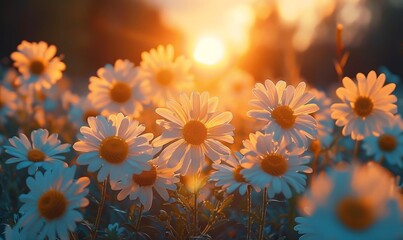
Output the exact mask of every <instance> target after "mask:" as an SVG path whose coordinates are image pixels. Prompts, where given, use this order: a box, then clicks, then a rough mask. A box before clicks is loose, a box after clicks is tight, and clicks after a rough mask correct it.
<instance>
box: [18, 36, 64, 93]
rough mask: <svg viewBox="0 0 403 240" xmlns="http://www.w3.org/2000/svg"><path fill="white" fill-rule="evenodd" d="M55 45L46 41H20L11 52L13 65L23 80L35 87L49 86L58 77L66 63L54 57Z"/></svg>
mask: <svg viewBox="0 0 403 240" xmlns="http://www.w3.org/2000/svg"><path fill="white" fill-rule="evenodd" d="M55 54H56V47H55V46H54V45H50V46H48V44H47V43H46V42H43V41H41V42H39V43H36V42H32V43H30V42H27V41H22V42H21V44H20V45H18V47H17V51H16V52H13V53H12V54H11V59H12V60H13V61H14V66H15V67H17V68H18V71H19V72H20V73H21V74H22V80H23V82H25V83H27V84H28V85H29V86H30V85H33V86H34V88H35V89H37V90H38V89H41V88H50V87H51V86H52V85H53V84H55V83H56V81H58V80H59V79H60V78H62V71H64V70H65V68H66V65H65V64H64V63H63V62H61V61H60V58H59V57H55Z"/></svg>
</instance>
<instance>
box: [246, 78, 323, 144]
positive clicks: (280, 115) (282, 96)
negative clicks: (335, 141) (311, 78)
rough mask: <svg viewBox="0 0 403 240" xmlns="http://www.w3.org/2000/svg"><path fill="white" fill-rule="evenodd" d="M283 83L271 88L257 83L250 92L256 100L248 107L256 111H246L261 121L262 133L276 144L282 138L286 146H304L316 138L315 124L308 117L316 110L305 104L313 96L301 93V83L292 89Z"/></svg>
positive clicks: (267, 82) (271, 84)
mask: <svg viewBox="0 0 403 240" xmlns="http://www.w3.org/2000/svg"><path fill="white" fill-rule="evenodd" d="M286 85H287V84H286V83H285V82H284V81H279V82H277V83H276V85H274V83H273V82H272V81H271V80H266V81H265V85H263V84H261V83H257V84H256V85H255V88H254V89H253V94H254V95H255V96H256V99H253V100H251V101H250V104H251V105H252V106H254V107H257V108H258V109H254V110H250V111H249V112H248V116H250V117H253V118H256V119H259V120H263V121H264V122H265V123H266V126H265V127H264V131H265V132H266V133H273V139H274V140H275V141H276V142H280V141H282V139H284V140H285V141H286V142H287V143H292V142H294V143H296V144H297V145H298V146H300V147H302V146H305V147H306V146H307V145H308V143H307V140H308V139H314V138H316V135H317V122H316V120H315V119H314V118H313V117H312V116H311V115H310V114H312V113H314V112H316V111H317V110H318V109H319V108H318V106H317V105H316V104H313V103H310V104H308V102H309V101H310V100H311V99H312V98H313V97H314V95H313V94H312V93H310V92H305V87H306V85H305V83H304V82H301V83H299V84H298V86H297V87H296V88H294V87H293V86H291V85H289V86H286Z"/></svg>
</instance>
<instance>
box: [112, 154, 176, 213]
mask: <svg viewBox="0 0 403 240" xmlns="http://www.w3.org/2000/svg"><path fill="white" fill-rule="evenodd" d="M149 165H150V169H149V170H144V171H142V172H141V173H138V174H136V173H134V174H132V175H130V176H126V179H123V180H121V181H118V182H115V181H111V188H112V189H113V190H120V192H119V193H118V196H117V199H118V200H119V201H122V200H123V199H125V198H126V197H127V196H129V199H130V200H135V199H139V200H140V203H141V204H142V205H143V206H144V210H146V211H148V210H150V208H151V205H152V202H153V199H154V196H153V190H155V191H156V192H157V193H158V194H159V195H160V196H161V197H162V199H164V200H165V201H168V199H169V194H168V191H167V190H172V191H174V190H176V185H175V183H177V182H179V178H178V177H175V175H174V172H173V171H172V169H170V168H166V166H165V165H164V164H162V165H156V164H154V161H150V162H149Z"/></svg>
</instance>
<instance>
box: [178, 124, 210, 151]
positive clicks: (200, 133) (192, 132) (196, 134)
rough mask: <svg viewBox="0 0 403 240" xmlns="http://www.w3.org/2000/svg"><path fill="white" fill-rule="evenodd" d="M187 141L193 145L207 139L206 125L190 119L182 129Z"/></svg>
mask: <svg viewBox="0 0 403 240" xmlns="http://www.w3.org/2000/svg"><path fill="white" fill-rule="evenodd" d="M182 133H183V138H184V139H185V141H186V142H187V143H189V144H192V145H200V144H202V143H203V142H204V140H206V139H207V128H206V126H205V125H204V124H203V123H202V122H200V121H197V120H190V121H189V122H187V123H186V124H185V126H184V127H183V130H182Z"/></svg>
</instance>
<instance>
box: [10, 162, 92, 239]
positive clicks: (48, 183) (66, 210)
mask: <svg viewBox="0 0 403 240" xmlns="http://www.w3.org/2000/svg"><path fill="white" fill-rule="evenodd" d="M74 172H75V166H73V167H71V168H62V167H60V168H55V169H52V170H48V171H46V172H45V173H44V174H42V173H41V172H37V173H36V174H35V177H34V178H33V177H29V178H28V179H27V186H28V188H29V190H30V192H29V193H28V194H22V195H20V201H21V202H22V203H23V205H22V207H21V208H20V213H21V214H22V217H21V218H20V220H19V221H18V223H17V226H19V227H22V228H23V229H22V232H23V233H29V235H30V236H31V237H32V238H33V239H56V238H58V239H69V231H74V230H75V229H76V222H79V221H81V220H83V216H82V214H81V213H80V212H79V211H78V208H81V207H85V206H87V205H88V203H89V201H88V199H86V198H85V196H86V195H87V194H88V189H87V188H86V187H87V186H88V184H89V183H90V180H89V179H88V178H87V177H81V178H79V179H77V180H75V179H74Z"/></svg>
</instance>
